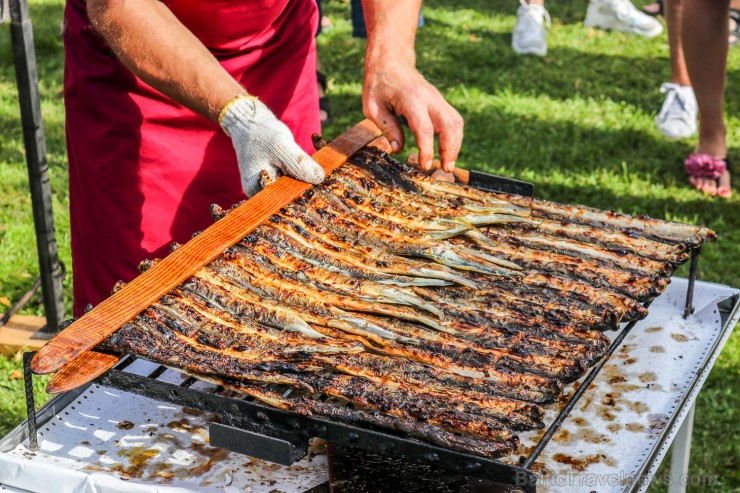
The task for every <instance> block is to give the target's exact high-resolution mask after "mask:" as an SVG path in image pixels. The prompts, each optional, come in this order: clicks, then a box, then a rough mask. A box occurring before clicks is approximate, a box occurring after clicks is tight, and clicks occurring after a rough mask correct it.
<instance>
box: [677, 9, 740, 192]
mask: <svg viewBox="0 0 740 493" xmlns="http://www.w3.org/2000/svg"><path fill="white" fill-rule="evenodd" d="M670 3H672V1H671V2H669V5H670ZM677 6H678V8H677V9H676V10H675V11H673V14H672V15H674V16H677V17H679V18H680V21H679V20H674V21H673V24H674V25H680V26H681V30H680V36H679V37H680V38H681V43H680V48H682V50H683V56H684V58H685V63H686V72H687V74H688V80H689V81H690V82H691V86H692V87H693V90H694V93H695V95H696V104H697V108H698V110H699V141H698V143H697V144H696V147H695V149H694V152H693V153H692V154H690V155H689V157H688V158H687V159H686V161H685V168H686V172H687V174H688V175H689V183H691V185H692V186H694V187H695V188H696V189H698V190H701V191H702V192H704V193H706V194H708V195H713V196H715V195H717V196H720V197H724V198H729V197H730V196H731V195H732V185H731V176H730V162H729V159H728V158H727V142H726V133H727V131H726V127H725V120H724V95H725V76H726V71H727V52H728V43H727V40H728V36H729V25H728V22H727V19H728V17H729V9H730V2H729V0H681V2H679V3H678V5H677ZM677 48H678V47H677Z"/></svg>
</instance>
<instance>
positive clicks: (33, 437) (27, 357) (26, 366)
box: [23, 351, 39, 452]
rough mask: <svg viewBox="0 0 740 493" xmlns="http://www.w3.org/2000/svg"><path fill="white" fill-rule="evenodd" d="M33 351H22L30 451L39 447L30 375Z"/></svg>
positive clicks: (34, 450)
mask: <svg viewBox="0 0 740 493" xmlns="http://www.w3.org/2000/svg"><path fill="white" fill-rule="evenodd" d="M34 354H36V352H35V351H33V352H26V353H23V384H24V386H25V390H26V413H27V414H28V421H27V423H28V442H29V445H30V448H31V451H32V452H36V451H37V450H38V449H39V442H38V436H37V434H36V406H35V405H34V402H33V378H32V376H31V359H32V358H33V355H34Z"/></svg>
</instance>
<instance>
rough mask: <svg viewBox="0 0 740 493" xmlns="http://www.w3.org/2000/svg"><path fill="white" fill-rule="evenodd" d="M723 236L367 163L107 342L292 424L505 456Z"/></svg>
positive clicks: (383, 159)
mask: <svg viewBox="0 0 740 493" xmlns="http://www.w3.org/2000/svg"><path fill="white" fill-rule="evenodd" d="M227 213H228V212H227V211H225V210H223V209H221V208H220V207H218V206H214V207H213V208H212V214H213V216H214V219H216V220H218V219H219V218H220V217H223V216H224V215H225V214H227ZM714 238H715V235H714V233H713V232H711V231H709V230H707V229H704V228H698V227H694V226H690V225H685V224H679V223H669V222H665V221H658V220H654V219H650V218H644V217H631V216H627V215H624V214H618V213H614V212H604V211H599V210H596V209H591V208H587V207H582V206H567V205H562V204H556V203H552V202H547V201H542V200H534V199H530V198H523V197H519V196H512V195H506V194H494V193H489V192H483V191H480V190H476V189H472V188H468V187H463V186H459V185H454V184H449V183H442V182H436V181H433V180H431V179H430V178H428V177H426V176H425V175H423V174H422V173H420V172H419V171H418V170H416V169H415V168H411V167H409V166H407V165H405V164H402V163H399V162H397V161H395V160H393V159H391V158H389V157H388V156H387V155H385V154H383V153H382V152H380V151H377V150H374V149H370V148H368V149H364V150H362V151H360V152H359V153H357V154H356V155H355V156H354V157H353V158H352V159H351V161H350V163H348V164H347V165H345V166H344V167H342V168H340V169H338V170H337V171H335V172H334V173H332V174H331V175H330V176H329V177H327V180H326V181H325V182H324V183H323V184H321V185H319V186H317V187H314V188H313V189H312V190H310V191H308V192H306V193H305V194H304V195H303V196H302V197H300V198H299V199H298V200H296V201H295V202H294V203H293V204H291V205H289V206H287V207H286V208H284V209H283V210H282V211H281V212H280V213H279V214H276V215H274V216H272V217H271V218H270V219H269V220H268V221H266V222H265V223H264V224H263V225H262V226H260V227H259V228H257V229H255V230H254V231H253V232H252V233H251V234H249V235H247V236H246V237H245V238H244V239H243V240H242V241H240V242H239V243H237V244H236V245H234V246H232V247H231V248H229V249H228V250H227V251H226V252H224V253H223V254H222V255H221V256H220V257H218V258H217V259H216V260H214V261H213V262H211V263H210V264H209V265H207V266H205V267H203V268H202V269H200V270H199V271H197V272H196V273H195V274H194V275H193V276H192V277H191V278H189V279H188V280H186V281H185V282H184V283H182V284H181V285H180V286H179V287H177V288H176V289H174V290H172V291H171V292H170V293H168V294H167V295H165V296H162V297H161V298H160V300H159V301H158V302H157V303H154V304H153V305H151V306H150V307H149V308H148V309H147V310H145V311H144V312H142V313H141V314H139V315H138V316H137V317H136V318H135V319H134V320H132V321H131V322H130V323H128V324H126V325H125V326H123V327H122V328H121V329H120V330H118V331H117V332H116V333H114V334H113V335H112V336H111V337H110V338H109V339H108V340H106V341H105V343H104V345H105V348H106V349H113V350H116V351H118V352H121V353H126V354H132V355H135V356H139V357H143V358H146V359H149V360H152V361H156V362H159V363H162V364H164V365H167V366H169V367H175V368H180V369H182V370H184V371H186V372H188V373H190V374H193V375H196V376H198V377H199V378H202V379H204V380H208V381H212V382H215V383H218V384H219V385H222V386H223V387H224V388H227V389H230V390H235V391H237V392H241V393H244V394H247V395H250V396H252V397H253V398H255V399H258V400H260V401H261V402H263V403H266V404H268V405H270V406H274V407H278V408H280V409H285V410H290V411H293V412H296V413H300V414H304V415H316V416H322V417H325V418H330V419H335V420H339V421H343V422H347V423H353V424H356V425H361V426H369V427H373V428H381V429H387V430H393V431H395V432H399V433H403V434H406V435H409V436H413V437H416V438H419V439H421V440H426V441H428V442H430V443H434V444H436V445H442V446H445V447H448V448H450V449H454V450H459V451H465V452H469V453H474V454H478V455H482V456H487V457H500V456H503V455H507V454H509V453H512V452H513V451H514V450H515V449H516V447H517V446H518V438H517V435H516V433H517V431H522V430H530V429H535V428H541V427H543V426H544V423H543V421H542V420H543V416H544V411H543V408H542V407H541V406H543V405H546V404H549V403H552V402H554V401H555V400H557V399H558V397H559V396H560V394H561V392H562V390H563V386H564V384H567V383H569V382H572V381H574V380H576V379H578V378H579V377H580V376H582V375H583V374H584V373H585V372H586V371H587V370H588V368H589V366H591V365H593V364H594V363H595V362H597V361H598V360H599V359H601V358H602V357H603V356H604V354H605V352H606V350H607V347H608V345H609V339H608V338H607V337H606V336H605V335H604V334H603V331H605V330H614V329H616V328H618V325H619V323H621V322H624V321H629V320H636V319H639V318H642V317H644V316H645V315H646V310H645V308H643V306H642V302H645V301H649V300H651V299H652V298H654V297H655V296H657V295H658V294H660V292H661V291H662V290H663V289H664V288H665V286H666V285H667V283H668V281H669V278H670V275H671V274H672V273H673V271H674V270H675V268H676V267H677V266H678V265H680V264H681V263H683V262H685V261H686V260H687V258H688V253H689V252H690V250H691V249H693V248H696V247H698V246H699V245H700V244H701V243H702V242H703V241H712V240H714ZM176 247H177V246H176V245H175V246H173V248H176ZM153 262H156V261H146V262H143V263H142V265H141V266H140V268H141V269H146V268H148V267H149V266H150V265H151V264H152V263H153ZM286 389H287V390H286Z"/></svg>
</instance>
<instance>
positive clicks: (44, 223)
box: [0, 0, 64, 337]
mask: <svg viewBox="0 0 740 493" xmlns="http://www.w3.org/2000/svg"><path fill="white" fill-rule="evenodd" d="M0 2H4V3H7V6H8V10H9V13H10V35H11V44H12V48H13V61H14V63H15V75H16V81H17V84H18V101H19V102H20V108H21V122H22V125H23V143H24V145H25V148H26V164H27V166H28V181H29V186H30V189H31V201H32V204H33V222H34V226H35V228H36V248H37V250H38V256H39V271H40V274H41V288H42V293H43V298H44V313H45V314H46V327H44V328H43V329H41V330H40V331H39V332H40V333H41V334H40V335H41V337H43V336H44V335H47V337H48V335H51V334H54V333H55V332H56V328H57V325H58V324H59V322H61V321H62V319H63V318H64V302H63V299H62V278H63V269H62V267H61V264H60V262H59V255H58V252H57V243H56V238H55V233H54V217H53V215H52V210H51V186H50V184H49V168H48V164H47V162H46V143H45V140H44V127H43V124H42V121H41V103H40V98H39V88H38V75H37V73H36V54H35V52H34V44H33V28H32V26H31V20H30V18H29V15H28V4H27V1H26V0H10V1H9V2H7V0H0ZM5 14H6V12H5V9H4V8H2V9H0V21H2V20H3V16H5ZM37 334H38V333H37Z"/></svg>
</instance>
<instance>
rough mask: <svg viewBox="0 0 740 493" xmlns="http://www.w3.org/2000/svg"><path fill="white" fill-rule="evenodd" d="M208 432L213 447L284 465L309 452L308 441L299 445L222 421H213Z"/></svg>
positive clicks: (290, 463) (288, 464) (299, 458)
mask: <svg viewBox="0 0 740 493" xmlns="http://www.w3.org/2000/svg"><path fill="white" fill-rule="evenodd" d="M208 433H209V437H210V444H211V445H212V446H213V447H220V448H224V449H227V450H231V451H233V452H238V453H240V454H244V455H248V456H250V457H259V458H260V459H263V460H266V461H270V462H275V463H276V464H280V465H283V466H290V465H292V464H293V463H294V462H296V461H298V460H301V459H302V458H304V457H305V456H306V454H308V441H305V442H304V443H305V445H303V446H300V447H298V446H296V445H295V444H294V443H293V442H290V441H288V440H283V439H280V438H275V437H270V436H267V435H263V434H262V433H254V432H251V431H249V430H244V429H242V428H237V427H234V426H229V425H225V424H222V423H211V424H210V425H209V427H208Z"/></svg>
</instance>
